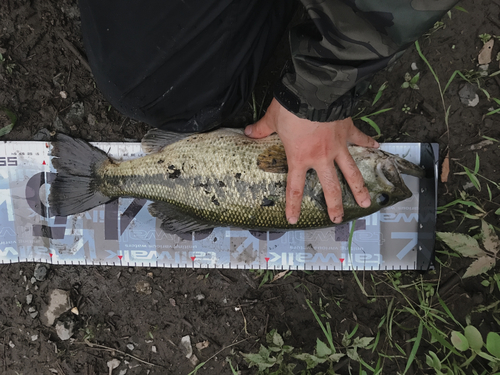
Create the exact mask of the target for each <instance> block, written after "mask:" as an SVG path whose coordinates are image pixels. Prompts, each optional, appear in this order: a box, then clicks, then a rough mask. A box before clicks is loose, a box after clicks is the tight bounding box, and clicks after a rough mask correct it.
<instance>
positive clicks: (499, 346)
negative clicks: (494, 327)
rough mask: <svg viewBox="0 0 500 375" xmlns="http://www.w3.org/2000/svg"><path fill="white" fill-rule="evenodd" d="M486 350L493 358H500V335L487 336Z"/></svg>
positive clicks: (494, 333)
mask: <svg viewBox="0 0 500 375" xmlns="http://www.w3.org/2000/svg"><path fill="white" fill-rule="evenodd" d="M486 349H488V351H489V352H490V354H491V355H492V356H494V357H496V358H500V335H499V334H498V333H496V332H490V333H488V336H486Z"/></svg>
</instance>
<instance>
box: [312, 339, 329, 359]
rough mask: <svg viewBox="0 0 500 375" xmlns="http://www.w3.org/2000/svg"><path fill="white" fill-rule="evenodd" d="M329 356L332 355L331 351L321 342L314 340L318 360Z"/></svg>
mask: <svg viewBox="0 0 500 375" xmlns="http://www.w3.org/2000/svg"><path fill="white" fill-rule="evenodd" d="M330 354H332V351H331V349H330V348H328V346H327V345H326V344H325V343H324V342H323V341H321V340H320V339H318V338H317V339H316V355H317V356H318V357H320V358H325V357H328V356H329V355H330Z"/></svg>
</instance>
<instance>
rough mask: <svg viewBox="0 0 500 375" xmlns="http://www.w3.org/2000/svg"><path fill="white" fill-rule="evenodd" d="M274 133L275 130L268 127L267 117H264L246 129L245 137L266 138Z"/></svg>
mask: <svg viewBox="0 0 500 375" xmlns="http://www.w3.org/2000/svg"><path fill="white" fill-rule="evenodd" d="M273 133H274V129H271V127H270V126H269V125H268V121H267V118H266V116H264V117H262V118H261V119H260V120H259V121H257V122H256V123H255V124H253V125H248V126H247V127H246V128H245V135H246V136H247V137H250V138H265V137H267V136H268V135H271V134H273Z"/></svg>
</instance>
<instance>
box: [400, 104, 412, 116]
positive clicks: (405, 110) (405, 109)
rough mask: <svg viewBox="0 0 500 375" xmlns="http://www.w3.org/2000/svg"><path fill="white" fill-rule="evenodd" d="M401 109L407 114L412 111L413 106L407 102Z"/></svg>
mask: <svg viewBox="0 0 500 375" xmlns="http://www.w3.org/2000/svg"><path fill="white" fill-rule="evenodd" d="M401 110H402V111H403V112H404V113H406V114H409V113H410V112H411V108H410V107H409V106H408V105H406V104H404V105H403V108H401Z"/></svg>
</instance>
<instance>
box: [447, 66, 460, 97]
mask: <svg viewBox="0 0 500 375" xmlns="http://www.w3.org/2000/svg"><path fill="white" fill-rule="evenodd" d="M457 74H461V73H460V71H459V70H455V71H454V72H453V74H452V75H451V77H450V79H449V80H448V83H447V84H446V86H445V87H444V90H443V94H444V93H445V92H446V90H448V87H449V86H450V85H451V83H452V82H453V80H454V79H455V76H456V75H457Z"/></svg>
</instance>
